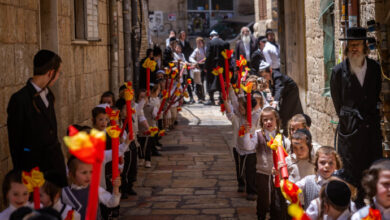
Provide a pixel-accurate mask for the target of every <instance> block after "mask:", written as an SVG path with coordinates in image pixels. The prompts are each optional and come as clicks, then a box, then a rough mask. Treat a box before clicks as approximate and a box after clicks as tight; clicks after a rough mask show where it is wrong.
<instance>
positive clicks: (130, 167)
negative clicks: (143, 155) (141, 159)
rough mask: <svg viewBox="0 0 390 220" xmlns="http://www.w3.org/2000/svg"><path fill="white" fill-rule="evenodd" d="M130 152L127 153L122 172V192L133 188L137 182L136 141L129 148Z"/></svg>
mask: <svg viewBox="0 0 390 220" xmlns="http://www.w3.org/2000/svg"><path fill="white" fill-rule="evenodd" d="M129 148H130V149H129V151H126V152H125V158H124V159H125V164H124V166H123V172H122V185H121V189H122V190H121V191H122V192H126V191H128V190H129V189H131V188H133V183H134V182H135V181H137V170H138V169H137V167H138V166H137V146H136V144H135V141H132V142H131V143H130V146H129Z"/></svg>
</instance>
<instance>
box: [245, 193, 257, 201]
mask: <svg viewBox="0 0 390 220" xmlns="http://www.w3.org/2000/svg"><path fill="white" fill-rule="evenodd" d="M256 199H257V195H256V194H248V195H247V196H246V200H249V201H255V200H256Z"/></svg>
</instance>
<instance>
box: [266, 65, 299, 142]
mask: <svg viewBox="0 0 390 220" xmlns="http://www.w3.org/2000/svg"><path fill="white" fill-rule="evenodd" d="M259 72H260V76H262V77H264V78H265V79H266V80H267V81H268V82H270V89H271V92H272V96H273V98H274V100H273V101H272V103H270V104H271V106H272V107H274V108H276V109H279V115H280V119H281V121H282V129H283V134H284V135H286V136H287V122H288V120H290V119H291V118H292V117H293V116H294V115H296V114H302V113H303V109H302V104H301V100H300V99H299V89H298V86H297V84H296V83H295V82H294V80H293V79H291V78H290V77H289V76H287V75H286V74H282V73H281V72H279V71H277V70H272V68H271V67H270V64H268V63H267V62H265V61H262V62H261V64H260V67H259Z"/></svg>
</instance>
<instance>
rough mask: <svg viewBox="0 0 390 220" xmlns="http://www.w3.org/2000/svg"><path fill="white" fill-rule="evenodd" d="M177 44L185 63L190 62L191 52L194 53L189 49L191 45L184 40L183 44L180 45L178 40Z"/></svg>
mask: <svg viewBox="0 0 390 220" xmlns="http://www.w3.org/2000/svg"><path fill="white" fill-rule="evenodd" d="M179 44H180V45H181V51H182V53H183V54H184V57H185V58H186V60H187V61H188V60H190V56H191V54H192V51H194V50H193V49H192V47H191V44H190V43H189V42H188V41H186V40H185V41H184V43H182V42H181V41H180V40H179Z"/></svg>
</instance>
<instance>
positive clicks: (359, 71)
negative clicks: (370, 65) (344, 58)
mask: <svg viewBox="0 0 390 220" xmlns="http://www.w3.org/2000/svg"><path fill="white" fill-rule="evenodd" d="M351 70H352V72H354V73H355V75H356V77H357V79H358V80H359V82H360V85H361V86H363V84H364V77H365V76H366V71H367V61H366V59H365V58H364V63H363V66H362V67H360V68H353V69H352V68H351Z"/></svg>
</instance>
